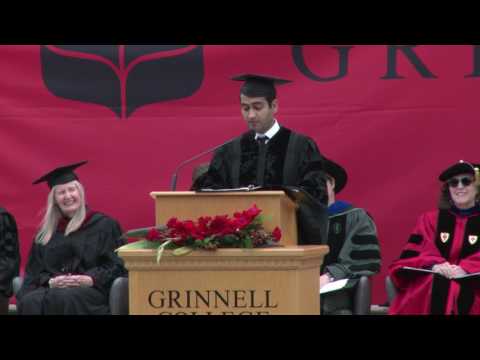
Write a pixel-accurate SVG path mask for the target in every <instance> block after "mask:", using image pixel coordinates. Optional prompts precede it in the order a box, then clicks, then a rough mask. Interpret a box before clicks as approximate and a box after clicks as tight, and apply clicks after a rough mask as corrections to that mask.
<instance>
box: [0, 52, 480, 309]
mask: <svg viewBox="0 0 480 360" xmlns="http://www.w3.org/2000/svg"><path fill="white" fill-rule="evenodd" d="M245 72H258V73H265V74H272V75H275V76H278V77H283V78H287V79H291V80H293V81H294V82H293V83H292V84H289V85H285V86H282V87H281V88H279V101H280V111H279V114H278V120H279V122H280V123H281V124H283V125H285V126H287V127H290V128H292V129H295V130H297V131H299V132H302V133H305V134H307V135H309V136H311V137H312V138H314V139H315V140H316V141H317V143H318V145H319V148H320V150H321V152H322V153H324V154H325V155H326V156H328V157H332V158H333V159H335V160H337V161H338V162H339V163H341V164H342V165H344V166H345V167H346V169H347V171H348V173H349V183H348V185H347V187H346V189H345V190H344V191H343V192H342V193H341V194H340V196H339V198H340V199H342V200H349V201H351V202H353V203H354V204H356V205H357V206H360V207H364V208H366V209H367V210H368V211H369V212H370V213H371V214H372V215H373V217H374V218H375V221H376V223H377V226H378V231H379V236H380V241H381V248H382V255H383V265H382V273H381V275H380V276H377V277H376V278H375V279H374V297H373V302H374V303H383V302H384V301H385V300H386V296H385V292H384V285H383V283H384V276H385V274H386V269H387V266H388V265H389V264H390V263H391V262H392V260H394V259H395V258H396V257H397V256H398V255H399V252H400V248H401V247H402V246H403V244H404V243H405V242H406V240H407V238H408V235H409V232H410V230H411V229H412V227H413V225H414V223H415V221H416V218H417V216H418V215H419V214H420V213H422V212H424V211H426V210H429V209H431V208H434V207H435V205H436V202H437V196H438V191H439V183H438V181H437V176H438V174H439V173H440V171H441V170H442V169H444V168H445V167H446V166H447V165H449V164H451V163H453V162H455V161H458V160H460V159H465V160H470V161H476V162H480V155H478V147H479V130H480V125H479V122H478V117H479V116H478V115H479V110H478V103H479V100H478V94H479V90H480V79H479V76H480V50H479V48H478V47H477V46H473V45H471V46H470V45H435V46H434V45H418V46H393V45H392V46H390V45H348V46H347V45H345V46H340V45H337V46H330V45H328V46H327V45H308V46H307V45H306V46H289V45H215V46H213V45H212V46H210V45H204V46H198V45H142V46H140V45H128V46H114V45H82V46H80V45H77V46H73V45H72V46H65V45H62V46H54V45H50V46H30V45H29V46H6V45H3V46H0V79H1V81H0V144H1V149H2V151H1V152H0V168H1V172H0V184H1V188H0V189H1V190H0V191H1V193H0V203H1V205H2V206H4V207H6V208H7V209H8V210H9V211H10V212H11V213H13V214H14V216H15V217H16V219H17V222H18V226H19V232H20V240H21V249H22V266H23V267H24V266H25V263H26V259H27V256H28V250H29V248H30V245H31V242H32V239H33V235H34V233H35V230H36V228H37V226H38V224H39V222H40V220H41V210H42V209H43V207H44V206H45V201H46V195H47V191H48V189H47V187H46V186H45V185H38V186H32V181H33V180H34V179H36V178H37V177H38V176H40V175H42V174H44V173H45V172H47V171H49V170H50V169H52V168H53V167H56V166H59V165H64V164H69V163H73V162H77V161H81V160H89V164H88V165H87V166H84V167H82V168H81V169H79V170H78V174H79V176H80V178H81V180H82V183H83V184H84V185H85V187H86V191H87V201H88V203H89V204H90V206H91V207H92V208H93V209H95V210H98V211H103V212H105V213H107V214H109V215H111V216H113V217H115V218H117V219H118V220H119V221H120V222H121V224H122V226H123V228H124V229H128V228H134V227H143V226H149V225H152V224H153V223H154V206H153V201H152V199H151V198H150V197H149V193H150V192H151V191H166V190H168V188H169V182H170V177H171V175H172V173H173V171H174V169H175V167H176V166H177V165H178V164H179V163H180V162H182V161H183V160H185V159H187V158H189V157H191V156H193V155H195V154H197V153H200V152H201V151H203V150H205V149H208V148H210V147H212V146H215V145H217V144H220V143H222V142H224V141H226V140H228V139H230V138H231V137H233V136H235V135H237V134H239V133H241V132H243V131H244V130H245V128H246V126H245V124H244V123H243V120H242V118H241V116H240V109H239V101H238V99H239V97H238V96H239V95H238V92H239V84H238V83H236V82H233V81H230V80H229V78H230V77H231V76H233V75H236V74H239V73H245ZM207 160H208V157H207V158H206V159H205V160H201V161H202V162H203V161H207ZM191 170H192V167H186V168H185V169H183V170H182V172H181V173H180V177H179V183H178V190H185V189H187V188H188V187H189V185H190V177H191ZM165 211H166V212H168V209H165Z"/></svg>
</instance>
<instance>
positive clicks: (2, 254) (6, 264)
mask: <svg viewBox="0 0 480 360" xmlns="http://www.w3.org/2000/svg"><path fill="white" fill-rule="evenodd" d="M19 269H20V250H19V245H18V231H17V224H16V222H15V219H14V218H13V216H12V215H11V214H10V213H8V212H7V211H6V210H5V209H3V208H0V296H2V297H5V298H9V297H11V296H12V280H13V278H14V277H15V276H17V275H18V273H19Z"/></svg>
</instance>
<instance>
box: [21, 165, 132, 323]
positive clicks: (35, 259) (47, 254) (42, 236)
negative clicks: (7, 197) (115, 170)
mask: <svg viewBox="0 0 480 360" xmlns="http://www.w3.org/2000/svg"><path fill="white" fill-rule="evenodd" d="M85 163H86V161H84V162H81V163H77V164H73V165H68V166H64V167H61V168H57V169H55V170H53V171H51V172H49V173H48V174H47V175H45V176H43V177H41V178H40V179H38V180H37V181H35V182H34V184H38V183H41V182H44V181H46V182H47V183H48V185H49V187H50V189H51V190H50V193H49V195H48V200H47V208H46V213H45V216H44V219H43V221H42V223H41V226H40V229H39V230H38V232H37V234H36V236H35V240H34V243H33V245H32V248H31V250H30V255H29V259H28V263H27V267H26V271H25V275H26V276H25V280H24V282H23V285H22V288H21V289H20V291H19V293H18V294H17V300H18V302H17V304H18V312H19V314H27V315H49V314H73V315H80V314H86V315H88V314H108V313H109V307H108V294H109V290H110V287H111V285H112V282H113V280H114V279H115V278H116V277H118V276H124V275H125V273H126V271H125V268H124V267H123V262H122V260H121V259H120V258H119V257H118V256H117V255H116V254H115V252H114V251H115V249H116V248H117V247H119V246H121V245H122V244H123V240H121V234H122V230H121V228H120V225H119V224H118V222H117V221H115V220H114V219H112V218H110V217H108V216H106V215H104V214H101V213H99V212H94V211H92V210H90V209H89V208H88V207H87V206H86V200H85V190H84V188H83V186H82V184H81V183H80V182H79V181H78V177H77V176H76V174H75V173H74V172H73V170H74V169H75V168H77V167H79V166H81V165H83V164H85Z"/></svg>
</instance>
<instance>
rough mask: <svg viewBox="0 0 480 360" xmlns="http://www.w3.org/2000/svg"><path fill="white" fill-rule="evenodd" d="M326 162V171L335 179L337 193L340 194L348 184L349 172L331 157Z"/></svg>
mask: <svg viewBox="0 0 480 360" xmlns="http://www.w3.org/2000/svg"><path fill="white" fill-rule="evenodd" d="M324 164H325V172H326V173H327V174H328V175H330V176H331V177H333V178H334V179H335V194H338V193H339V192H340V191H342V190H343V188H344V187H345V185H347V180H348V175H347V172H346V171H345V169H344V168H343V167H342V166H340V165H339V164H337V163H336V162H334V161H332V160H330V159H325V162H324Z"/></svg>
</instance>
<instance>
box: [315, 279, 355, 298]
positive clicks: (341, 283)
mask: <svg viewBox="0 0 480 360" xmlns="http://www.w3.org/2000/svg"><path fill="white" fill-rule="evenodd" d="M347 282H348V279H343V280H338V281H333V282H331V283H328V284H327V285H324V286H323V287H322V288H321V289H320V295H321V294H326V293H329V292H332V291H337V290H340V289H343V288H344V287H345V285H347Z"/></svg>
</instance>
